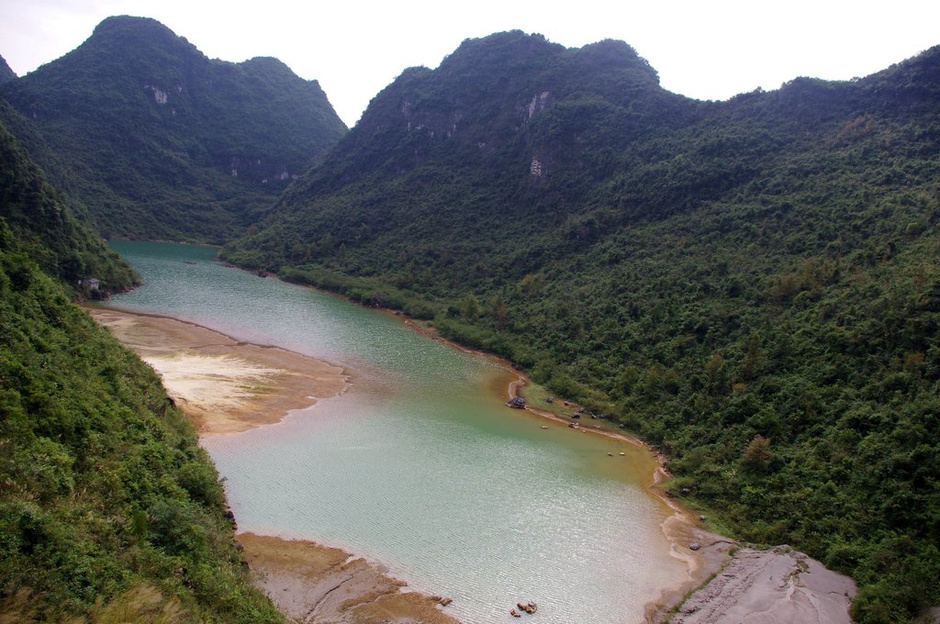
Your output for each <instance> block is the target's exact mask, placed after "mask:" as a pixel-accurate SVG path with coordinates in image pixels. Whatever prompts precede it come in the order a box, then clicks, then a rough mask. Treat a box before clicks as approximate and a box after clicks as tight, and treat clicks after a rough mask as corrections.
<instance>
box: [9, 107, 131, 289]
mask: <svg viewBox="0 0 940 624" xmlns="http://www.w3.org/2000/svg"><path fill="white" fill-rule="evenodd" d="M5 106H6V103H5V102H3V101H2V100H0V109H3V107H5ZM0 218H3V219H4V220H5V221H6V223H7V225H8V226H9V228H10V230H11V232H12V234H13V236H14V237H15V238H16V239H17V241H18V245H19V246H20V247H22V248H24V249H27V250H29V252H30V255H31V257H32V258H33V259H34V260H35V261H37V262H38V263H39V264H40V265H41V267H42V269H43V270H44V271H45V272H46V273H48V274H50V275H52V276H54V277H57V278H58V279H60V280H61V281H63V282H64V283H66V284H67V285H68V286H69V288H70V289H71V290H73V291H75V292H76V293H79V294H81V295H83V296H85V297H91V298H98V297H103V296H107V294H108V293H110V292H114V291H118V290H124V289H127V288H130V287H131V286H132V285H134V283H135V282H136V281H137V278H136V275H135V273H134V271H133V270H132V269H131V268H130V266H129V265H128V264H127V263H126V262H125V261H124V260H123V259H121V257H120V256H118V254H116V253H115V252H113V251H111V250H110V249H109V248H108V247H107V245H105V243H104V241H103V240H101V238H100V237H98V236H97V235H95V234H94V233H93V232H92V230H91V228H90V227H89V226H88V225H87V224H85V223H84V222H82V221H79V220H78V219H77V218H76V217H75V215H74V214H73V213H72V210H71V209H70V208H69V206H68V204H67V202H66V199H65V198H64V197H63V196H62V195H61V194H59V193H58V192H57V191H56V190H55V189H53V188H52V187H51V186H50V185H49V184H48V183H47V182H46V179H45V176H44V175H43V173H42V171H40V169H39V168H38V167H37V166H36V165H35V164H34V163H33V162H32V161H30V160H29V157H28V156H27V155H26V152H25V151H24V150H23V148H22V147H21V146H20V145H19V143H18V142H17V140H16V139H14V138H13V136H12V135H11V134H10V133H9V132H8V131H7V129H6V127H5V126H4V125H3V124H2V123H0ZM91 280H95V282H94V283H93V286H92V285H91V284H92V282H91Z"/></svg>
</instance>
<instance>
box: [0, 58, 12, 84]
mask: <svg viewBox="0 0 940 624" xmlns="http://www.w3.org/2000/svg"><path fill="white" fill-rule="evenodd" d="M14 78H16V72H14V71H13V70H12V69H10V66H9V65H8V64H7V62H6V59H4V58H3V57H2V56H0V84H2V83H4V82H7V81H8V80H13V79H14Z"/></svg>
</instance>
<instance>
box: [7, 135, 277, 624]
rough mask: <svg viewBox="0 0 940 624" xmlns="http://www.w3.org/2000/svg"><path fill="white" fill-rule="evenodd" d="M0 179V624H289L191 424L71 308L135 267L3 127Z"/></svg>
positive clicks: (149, 376)
mask: <svg viewBox="0 0 940 624" xmlns="http://www.w3.org/2000/svg"><path fill="white" fill-rule="evenodd" d="M0 176H2V177H0V208H2V210H0V335H2V339H0V560H2V561H3V564H2V565H0V620H3V621H7V622H32V621H42V622H131V621H133V622H154V623H156V622H160V623H169V622H174V623H175V622H179V623H184V622H193V623H195V622H245V623H246V624H247V623H249V622H250V623H255V622H281V621H283V619H282V617H281V616H280V615H279V614H278V613H277V612H276V611H275V610H274V608H273V607H272V606H271V604H270V603H269V602H268V601H267V599H266V598H264V597H263V596H262V595H261V594H260V593H259V592H258V591H257V590H255V589H253V588H252V585H251V583H250V580H249V579H248V577H247V572H246V571H245V570H244V568H243V567H242V560H241V555H240V553H239V551H238V550H237V548H236V544H235V542H234V537H233V525H232V522H231V520H230V519H229V518H228V517H226V505H225V499H224V493H223V490H222V487H221V485H220V484H219V481H218V476H217V474H216V472H215V469H214V467H213V466H212V464H211V462H210V460H209V458H208V456H207V454H206V453H205V452H204V451H203V450H202V449H201V448H200V447H199V446H198V444H197V441H196V436H195V434H194V432H193V430H192V428H191V426H190V425H189V424H188V422H187V421H186V420H185V419H184V418H183V416H182V414H181V413H180V412H179V411H178V410H177V409H176V408H175V407H174V406H173V405H172V403H171V401H170V400H169V399H168V398H167V396H166V393H165V391H164V390H163V388H162V386H161V384H160V380H159V378H158V377H157V375H156V374H155V373H154V372H153V370H152V369H151V368H150V367H148V366H147V365H145V364H144V363H143V362H142V361H141V360H140V359H139V358H138V357H137V356H136V355H134V354H132V353H130V352H129V351H127V350H125V349H124V348H123V347H121V346H120V345H119V344H118V343H117V341H116V340H114V339H113V338H112V337H111V335H110V334H109V333H108V332H107V331H106V330H104V329H102V328H100V327H99V326H98V325H97V324H96V323H95V322H94V321H93V320H92V319H91V317H90V316H89V315H88V314H86V313H85V312H84V311H82V310H81V309H80V308H78V307H77V306H75V305H74V304H72V303H71V301H70V298H71V296H72V295H73V294H74V292H75V291H74V290H72V289H70V288H67V286H66V284H68V285H69V286H72V287H74V277H75V275H85V274H92V275H99V276H101V277H102V278H107V279H108V280H113V281H111V282H109V283H110V284H112V285H114V286H122V285H125V283H126V282H125V281H126V280H130V279H131V278H132V273H131V271H130V269H129V268H128V267H127V266H126V265H125V264H123V262H120V261H119V259H117V258H116V257H115V256H114V255H113V254H101V252H102V251H103V249H104V247H103V243H101V241H100V240H98V241H93V240H92V239H91V238H90V236H89V235H88V232H87V229H85V228H83V227H82V226H81V225H78V224H77V223H76V222H75V220H74V217H72V216H71V214H70V212H69V210H68V208H67V207H66V206H65V205H64V204H62V203H61V202H60V201H59V195H58V194H57V193H56V191H54V190H53V189H51V188H50V187H49V186H48V185H47V184H46V183H45V182H44V180H43V178H42V175H41V173H40V172H39V171H38V169H37V168H36V167H35V165H34V164H32V163H31V162H29V161H28V160H27V159H26V157H25V154H24V152H23V151H22V149H20V148H19V146H18V145H17V144H16V143H15V141H13V140H12V138H11V137H10V135H9V134H8V133H7V132H6V130H5V129H4V128H3V127H2V126H0ZM79 267H81V268H82V269H83V271H80V272H79V273H75V271H76V270H78V268H79ZM53 276H54V277H55V278H57V279H54V278H53ZM63 280H64V281H63Z"/></svg>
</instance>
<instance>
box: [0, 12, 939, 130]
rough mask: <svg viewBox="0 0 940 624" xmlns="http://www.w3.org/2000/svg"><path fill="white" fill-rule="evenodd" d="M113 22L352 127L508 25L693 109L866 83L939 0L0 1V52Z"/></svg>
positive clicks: (897, 54) (22, 53)
mask: <svg viewBox="0 0 940 624" xmlns="http://www.w3.org/2000/svg"><path fill="white" fill-rule="evenodd" d="M110 15H137V16H146V17H153V18H155V19H157V20H159V21H160V22H162V23H163V24H165V25H166V26H168V27H169V28H170V29H171V30H173V31H174V32H175V33H176V34H177V35H180V36H183V37H186V38H187V39H188V40H189V41H190V42H191V43H193V44H194V45H195V46H196V47H197V48H199V49H200V50H201V51H202V52H203V53H204V54H206V55H207V56H209V57H211V58H219V59H222V60H226V61H235V62H238V61H243V60H245V59H248V58H251V57H254V56H274V57H277V58H279V59H281V60H282V61H284V62H285V63H286V64H287V65H288V66H290V68H291V69H293V70H294V72H295V73H297V74H298V75H299V76H301V77H303V78H307V79H314V78H315V79H317V80H319V81H320V86H322V87H323V90H324V91H326V94H327V96H328V97H329V99H330V102H331V103H332V104H333V107H334V108H335V109H336V111H337V112H338V113H339V115H340V117H342V119H343V120H344V121H345V122H346V123H347V125H350V126H352V125H353V124H355V122H356V121H357V120H358V119H359V116H360V115H361V114H362V111H363V110H364V109H365V107H366V106H367V105H368V103H369V100H370V99H371V98H372V97H373V96H375V95H376V94H377V93H378V92H379V91H380V90H381V89H383V88H384V87H385V86H386V85H388V84H389V83H390V82H391V81H392V80H394V78H395V77H396V76H398V74H400V73H401V71H402V70H403V69H405V68H406V67H411V66H414V65H425V66H428V67H432V68H433V67H437V65H438V64H439V63H440V61H441V59H442V58H443V57H444V56H445V55H447V54H449V53H450V52H452V51H454V50H455V49H456V48H457V46H458V45H459V44H460V42H461V41H463V40H464V39H466V38H468V37H482V36H485V35H489V34H492V33H494V32H499V31H503V30H510V29H520V30H523V31H525V32H528V33H541V34H543V35H545V36H546V37H547V38H548V39H549V40H550V41H553V42H556V43H560V44H563V45H565V46H568V47H580V46H582V45H585V44H587V43H592V42H595V41H599V40H601V39H608V38H609V39H620V40H623V41H626V42H627V43H629V44H630V45H632V46H633V47H634V48H636V50H637V52H639V54H640V55H641V56H643V57H644V58H646V59H647V60H648V61H649V62H650V64H651V65H652V66H653V67H654V68H655V69H656V70H657V71H658V72H659V75H660V81H661V83H662V86H663V87H665V88H666V89H669V90H670V91H674V92H676V93H682V94H684V95H687V96H690V97H694V98H698V99H727V98H729V97H731V96H733V95H735V94H737V93H742V92H746V91H752V90H754V89H755V88H757V87H762V88H764V89H767V90H771V89H776V88H778V87H779V86H780V85H781V84H782V83H783V82H785V81H787V80H791V79H793V78H796V77H797V76H812V77H817V78H826V79H833V80H836V79H841V80H844V79H849V78H852V77H854V76H865V75H868V74H871V73H873V72H876V71H879V70H881V69H885V68H886V67H889V66H890V65H891V64H893V63H896V62H899V61H902V60H904V59H906V58H910V57H911V56H914V55H915V54H917V53H918V52H920V51H922V50H925V49H927V48H929V47H932V46H934V45H938V44H940V28H938V25H940V2H938V1H937V0H883V1H880V2H871V1H869V0H851V1H844V0H789V1H787V2H782V1H780V0H642V1H637V0H619V1H618V0H568V1H567V2H563V3H562V2H557V1H556V0H542V1H541V2H524V1H520V0H516V1H512V0H475V1H473V2H463V3H460V4H457V3H449V2H442V1H441V0H437V1H434V0H398V1H390V0H386V1H383V2H366V1H361V0H330V1H329V2H325V1H320V2H317V1H297V0H295V1H287V0H260V1H259V0H254V1H252V2H250V3H249V2H231V1H229V2H221V1H217V0H0V55H2V56H3V57H4V58H5V59H6V61H7V63H8V64H9V65H10V67H11V68H12V69H13V71H15V72H16V73H17V74H18V75H21V76H22V75H24V74H26V73H28V72H30V71H32V70H34V69H35V68H36V67H38V66H40V65H42V64H44V63H48V62H49V61H52V60H54V59H56V58H58V57H60V56H62V55H64V54H66V53H67V52H69V51H70V50H73V49H75V48H76V47H77V46H78V45H80V44H81V43H82V42H83V41H84V40H85V39H87V38H88V37H89V36H90V35H91V32H92V30H93V29H94V27H95V26H96V25H97V24H98V23H99V22H100V21H101V20H102V19H104V18H105V17H108V16H110Z"/></svg>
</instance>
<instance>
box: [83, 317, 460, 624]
mask: <svg viewBox="0 0 940 624" xmlns="http://www.w3.org/2000/svg"><path fill="white" fill-rule="evenodd" d="M88 311H89V312H90V313H91V315H92V316H93V317H94V318H95V320H97V321H98V323H99V324H101V325H103V326H104V327H107V328H108V329H109V330H110V331H111V333H112V334H113V335H114V336H115V337H116V338H117V339H118V340H120V341H121V342H122V343H123V344H124V345H125V346H127V347H129V348H130V349H132V350H133V351H135V352H136V353H137V354H138V355H140V357H141V359H143V360H144V361H145V362H147V363H148V364H150V366H152V367H153V368H154V370H156V371H157V373H159V375H160V376H161V378H162V379H163V383H164V386H165V387H166V389H167V392H168V394H169V395H170V396H171V397H172V398H173V400H174V401H176V403H177V405H179V406H180V407H181V408H182V409H183V411H184V412H185V413H186V414H187V416H189V417H190V418H191V419H192V420H193V423H194V424H195V425H196V428H197V430H198V431H199V433H200V434H201V435H211V434H219V433H235V432H239V431H245V430H248V429H251V428H253V427H260V426H262V425H267V424H273V423H277V422H280V420H282V419H283V418H284V416H286V415H287V412H288V411H290V410H293V409H298V408H304V407H309V406H310V405H313V404H315V403H316V400H317V399H324V398H328V397H332V396H336V395H338V394H340V393H342V392H344V391H345V390H346V388H347V387H348V386H349V377H348V375H347V373H346V372H345V371H343V369H342V368H340V367H337V366H333V365H331V364H328V363H326V362H321V361H319V360H316V359H313V358H309V357H306V356H303V355H300V354H298V353H294V352H291V351H286V350H284V349H279V348H276V347H264V346H259V345H253V344H247V343H244V342H240V341H237V340H235V339H233V338H231V337H229V336H226V335H224V334H221V333H219V332H216V331H212V330H210V329H207V328H205V327H201V326H199V325H194V324H192V323H186V322H183V321H179V320H176V319H172V318H167V317H163V316H155V315H147V314H136V313H131V312H125V311H120V310H115V309H112V308H107V309H105V308H89V309H88ZM237 538H238V540H239V542H240V543H241V544H242V546H243V547H244V554H245V560H246V561H247V562H248V564H249V566H250V568H251V570H252V571H253V572H254V573H255V574H256V575H257V583H258V586H259V587H261V588H262V589H263V590H264V591H265V592H266V593H267V594H268V596H270V598H271V600H272V601H273V602H274V604H275V605H277V607H278V608H279V609H280V610H281V611H282V612H283V613H285V614H287V615H288V617H290V618H291V619H292V620H294V621H296V622H302V623H308V622H319V623H332V624H378V623H379V622H386V623H388V624H407V623H409V622H425V623H427V624H459V623H458V622H457V620H455V619H453V618H451V617H450V616H448V615H447V614H446V613H444V612H443V611H441V608H442V607H441V606H440V601H441V600H442V599H441V598H440V597H435V596H426V595H424V594H420V593H417V592H409V591H403V588H404V587H405V586H406V584H405V583H404V582H403V581H400V580H398V579H395V578H392V577H390V576H388V575H387V574H386V571H385V570H384V569H383V568H382V567H381V566H379V565H378V564H374V563H369V562H367V561H365V560H364V559H353V558H352V556H351V555H350V554H349V553H347V552H345V551H343V550H341V549H339V548H332V547H329V546H323V545H321V544H317V543H314V542H309V541H301V540H289V539H282V538H279V537H273V536H259V535H254V534H252V533H241V534H239V535H238V536H237Z"/></svg>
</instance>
